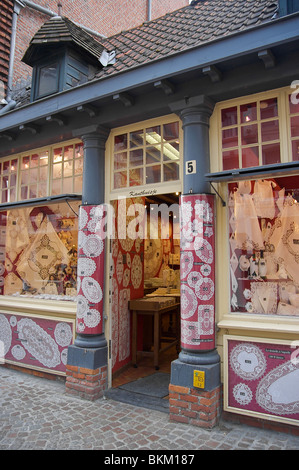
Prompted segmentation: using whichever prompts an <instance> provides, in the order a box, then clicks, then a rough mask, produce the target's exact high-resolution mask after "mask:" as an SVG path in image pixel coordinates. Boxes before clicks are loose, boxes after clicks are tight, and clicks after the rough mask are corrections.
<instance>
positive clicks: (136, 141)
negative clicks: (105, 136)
mask: <svg viewBox="0 0 299 470" xmlns="http://www.w3.org/2000/svg"><path fill="white" fill-rule="evenodd" d="M142 145H143V130H141V131H135V132H130V148H134V147H141V146H142Z"/></svg>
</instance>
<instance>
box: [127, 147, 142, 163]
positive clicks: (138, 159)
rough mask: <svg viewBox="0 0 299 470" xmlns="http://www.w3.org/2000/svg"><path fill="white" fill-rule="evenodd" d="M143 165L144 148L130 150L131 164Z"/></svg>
mask: <svg viewBox="0 0 299 470" xmlns="http://www.w3.org/2000/svg"><path fill="white" fill-rule="evenodd" d="M141 165H143V149H138V150H131V151H130V166H131V167H132V166H141Z"/></svg>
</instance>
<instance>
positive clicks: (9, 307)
mask: <svg viewBox="0 0 299 470" xmlns="http://www.w3.org/2000/svg"><path fill="white" fill-rule="evenodd" d="M76 310H77V303H76V302H74V301H70V300H46V299H35V298H32V297H14V296H8V295H1V296H0V313H8V314H11V313H18V312H20V313H22V314H25V315H26V314H28V315H38V316H51V317H54V316H55V317H59V318H61V317H63V318H70V317H72V318H73V317H74V315H76Z"/></svg>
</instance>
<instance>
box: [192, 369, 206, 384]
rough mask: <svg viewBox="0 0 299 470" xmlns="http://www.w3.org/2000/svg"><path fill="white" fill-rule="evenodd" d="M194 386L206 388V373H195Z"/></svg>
mask: <svg viewBox="0 0 299 470" xmlns="http://www.w3.org/2000/svg"><path fill="white" fill-rule="evenodd" d="M193 386H194V387H197V388H205V372H204V371H203V370H195V371H193Z"/></svg>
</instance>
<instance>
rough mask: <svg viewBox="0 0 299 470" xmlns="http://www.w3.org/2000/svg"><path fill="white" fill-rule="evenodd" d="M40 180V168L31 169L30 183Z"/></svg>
mask: <svg viewBox="0 0 299 470" xmlns="http://www.w3.org/2000/svg"><path fill="white" fill-rule="evenodd" d="M37 180H38V168H32V169H31V170H30V183H36V182H37Z"/></svg>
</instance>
